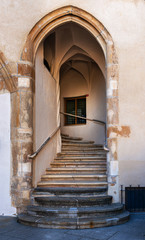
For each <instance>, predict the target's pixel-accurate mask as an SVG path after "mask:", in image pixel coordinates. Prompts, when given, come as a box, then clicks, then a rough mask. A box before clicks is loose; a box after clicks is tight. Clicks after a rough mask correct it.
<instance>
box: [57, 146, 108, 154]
mask: <svg viewBox="0 0 145 240" xmlns="http://www.w3.org/2000/svg"><path fill="white" fill-rule="evenodd" d="M62 152H69V153H74V152H86V153H87V152H98V153H100V152H104V153H106V151H105V150H104V149H103V148H95V147H92V148H91V147H90V148H88V147H86V148H85V147H62Z"/></svg>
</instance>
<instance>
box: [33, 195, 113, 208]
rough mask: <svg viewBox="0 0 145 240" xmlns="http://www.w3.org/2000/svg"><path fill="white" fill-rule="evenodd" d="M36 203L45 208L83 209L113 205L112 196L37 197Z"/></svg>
mask: <svg viewBox="0 0 145 240" xmlns="http://www.w3.org/2000/svg"><path fill="white" fill-rule="evenodd" d="M35 201H36V202H37V203H39V204H40V205H43V206H49V207H53V206H59V207H70V206H71V207H83V206H100V205H104V204H105V205H108V204H111V201H112V196H109V195H105V196H104V195H102V196H100V195H98V196H92V197H91V198H90V196H83V197H79V196H76V197H64V196H62V197H58V196H55V197H52V196H47V197H44V196H37V197H35Z"/></svg>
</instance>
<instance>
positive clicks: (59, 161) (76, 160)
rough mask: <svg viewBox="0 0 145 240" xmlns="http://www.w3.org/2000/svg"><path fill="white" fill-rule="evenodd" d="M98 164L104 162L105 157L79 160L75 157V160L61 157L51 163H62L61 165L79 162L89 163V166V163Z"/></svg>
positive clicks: (81, 158)
mask: <svg viewBox="0 0 145 240" xmlns="http://www.w3.org/2000/svg"><path fill="white" fill-rule="evenodd" d="M98 161H99V162H100V161H106V157H100V156H99V157H98V156H97V157H95V158H90V157H80V158H78V157H76V158H74V157H67V158H63V157H57V158H55V160H54V161H53V162H52V163H61V162H63V163H65V162H66V163H67V162H75V163H76V162H79V163H81V162H84V163H85V162H88V163H90V164H91V162H98Z"/></svg>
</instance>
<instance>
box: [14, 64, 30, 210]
mask: <svg viewBox="0 0 145 240" xmlns="http://www.w3.org/2000/svg"><path fill="white" fill-rule="evenodd" d="M32 77H33V66H32V64H31V62H23V61H22V62H19V63H18V64H17V75H16V76H15V81H16V82H17V87H18V90H17V91H16V92H13V93H11V104H12V113H11V139H12V166H13V169H12V181H11V195H12V203H13V205H14V206H16V207H17V210H18V212H21V211H23V210H24V208H25V206H26V205H27V204H28V203H29V201H30V198H29V197H30V191H31V186H32V160H30V159H29V158H28V154H30V153H32V150H33V139H32V136H33V129H32V126H33V105H32V101H33V99H32V95H33V94H32Z"/></svg>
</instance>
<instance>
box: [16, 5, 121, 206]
mask: <svg viewBox="0 0 145 240" xmlns="http://www.w3.org/2000/svg"><path fill="white" fill-rule="evenodd" d="M66 22H75V23H77V24H79V25H81V26H82V27H83V28H85V29H86V30H87V31H89V32H90V33H91V34H92V35H93V36H94V38H95V39H96V40H97V41H98V43H99V44H100V46H101V48H102V50H103V52H104V56H105V60H106V99H107V130H108V139H107V141H108V146H109V149H110V154H109V160H110V161H117V160H118V157H117V135H114V134H112V133H113V131H114V128H116V127H118V125H119V106H118V104H119V102H118V80H119V79H118V78H119V71H118V58H117V54H116V50H115V46H114V42H113V39H112V37H111V35H110V34H109V32H108V31H107V29H106V28H105V27H104V26H103V24H102V23H101V22H100V21H99V20H97V19H96V18H95V17H94V16H92V15H91V14H90V13H88V12H86V11H84V10H82V9H80V8H77V7H74V6H66V7H62V8H59V9H57V10H54V11H53V12H51V13H49V14H47V15H46V16H44V17H43V18H42V19H40V21H39V22H37V23H36V24H35V26H34V27H33V28H32V30H31V31H30V33H29V34H28V37H27V40H26V42H25V44H24V48H23V51H22V54H21V57H20V61H19V63H18V73H19V83H20V87H19V89H18V90H19V93H17V95H15V97H14V99H15V100H14V101H13V102H12V109H14V104H15V102H17V103H18V104H17V110H15V111H16V114H13V115H12V122H11V125H12V131H13V134H15V135H16V138H15V140H13V139H12V159H13V177H12V188H11V189H12V199H13V202H14V205H15V206H16V207H17V208H18V210H19V208H20V209H21V210H22V206H24V205H26V203H27V201H26V196H28V195H29V192H30V190H31V183H32V162H31V160H30V159H28V158H27V155H28V154H29V153H31V152H32V149H33V119H32V116H33V104H32V95H33V92H34V91H35V88H34V87H32V85H33V83H34V78H35V77H34V68H35V66H34V62H35V56H36V51H37V49H38V47H39V45H40V43H41V42H42V40H44V39H45V38H46V37H47V35H48V34H49V33H50V32H51V31H52V30H53V29H54V28H56V27H57V26H60V25H62V24H64V23H66ZM24 78H25V83H24ZM20 98H21V103H20V104H19V102H20ZM26 114H27V119H26V117H25V116H26ZM24 120H25V121H24ZM21 139H23V141H21ZM22 148H23V149H25V151H22ZM16 150H17V151H16ZM19 162H21V163H22V164H23V165H25V167H24V171H23V175H22V176H20V177H19V176H18V166H19ZM23 165H22V166H23ZM113 177H114V176H113ZM113 177H112V176H111V174H110V173H109V181H110V191H113V192H112V193H111V194H112V195H113V194H114V195H115V194H116V193H115V192H117V191H118V185H117V182H118V176H117V175H116V176H115V178H113ZM111 184H112V186H113V190H111ZM24 185H25V189H24V187H23V186H24ZM16 189H17V190H16ZM117 200H118V199H117Z"/></svg>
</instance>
